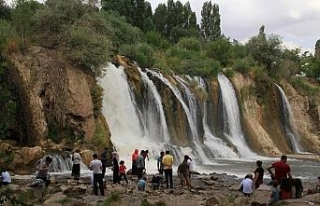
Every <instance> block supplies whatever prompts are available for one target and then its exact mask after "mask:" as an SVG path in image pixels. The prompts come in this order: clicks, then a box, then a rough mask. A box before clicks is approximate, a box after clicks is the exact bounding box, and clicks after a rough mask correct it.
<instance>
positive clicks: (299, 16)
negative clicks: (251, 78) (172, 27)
mask: <svg viewBox="0 0 320 206" xmlns="http://www.w3.org/2000/svg"><path fill="white" fill-rule="evenodd" d="M148 1H149V2H150V3H151V5H152V8H153V9H155V8H156V7H157V5H158V4H159V3H167V0H148ZM206 1H208V0H189V2H190V5H191V8H192V10H193V11H195V12H196V13H197V20H198V22H199V23H200V19H201V9H202V5H203V3H204V2H206ZM180 2H181V3H183V4H184V3H186V2H188V0H180ZM211 2H212V3H216V4H218V5H219V8H220V15H221V31H222V33H223V34H224V35H225V36H227V37H230V39H231V40H232V39H237V40H239V41H241V42H244V41H246V40H247V39H248V38H250V37H252V36H254V35H256V34H258V32H259V28H260V26H261V25H265V32H266V33H267V34H277V35H280V36H281V37H282V39H283V42H284V44H285V45H287V46H293V47H301V48H303V49H308V50H311V51H312V52H313V50H314V45H315V42H316V41H317V40H318V39H320V0H215V1H211Z"/></svg>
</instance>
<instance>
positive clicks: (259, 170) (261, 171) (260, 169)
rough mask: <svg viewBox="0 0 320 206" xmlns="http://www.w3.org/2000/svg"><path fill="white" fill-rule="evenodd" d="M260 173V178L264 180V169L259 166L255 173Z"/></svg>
mask: <svg viewBox="0 0 320 206" xmlns="http://www.w3.org/2000/svg"><path fill="white" fill-rule="evenodd" d="M257 172H258V173H259V177H258V180H262V179H263V174H264V169H263V168H262V167H258V168H257V169H256V170H255V171H254V174H256V173H257Z"/></svg>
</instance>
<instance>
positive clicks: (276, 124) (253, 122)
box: [232, 74, 320, 154]
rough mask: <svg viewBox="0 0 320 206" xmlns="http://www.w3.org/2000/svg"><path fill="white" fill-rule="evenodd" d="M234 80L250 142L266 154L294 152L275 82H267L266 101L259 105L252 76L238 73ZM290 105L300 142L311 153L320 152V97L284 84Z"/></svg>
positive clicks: (264, 99) (264, 98)
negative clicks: (285, 129)
mask: <svg viewBox="0 0 320 206" xmlns="http://www.w3.org/2000/svg"><path fill="white" fill-rule="evenodd" d="M232 82H233V84H234V87H235V89H236V91H237V95H238V100H239V102H240V106H241V109H242V119H243V122H244V129H245V131H246V133H247V136H248V137H249V143H250V144H251V146H252V147H253V149H255V150H256V151H257V152H258V151H260V152H262V153H265V154H278V153H291V152H292V150H291V148H290V146H289V145H290V144H289V142H288V140H287V139H288V138H287V137H286V135H285V133H284V130H283V128H282V125H283V124H282V122H281V118H282V117H281V116H279V114H281V113H282V111H281V96H280V94H279V92H277V89H276V87H275V85H269V86H268V85H267V84H266V85H265V86H264V87H265V91H260V92H262V93H263V95H264V96H263V101H262V102H261V103H260V104H259V102H260V101H259V100H258V97H257V95H256V93H255V92H254V90H256V89H259V88H258V87H257V85H256V83H255V82H254V81H253V80H252V79H251V78H249V77H244V76H243V75H241V74H236V75H235V76H234V77H233V78H232ZM281 87H282V88H283V90H284V92H285V93H286V96H287V98H288V100H289V103H290V105H291V109H292V112H293V115H294V119H295V125H296V129H297V131H298V135H299V136H300V143H301V145H302V146H303V147H304V148H305V149H306V150H307V151H309V152H315V153H319V151H320V144H319V141H320V140H319V106H318V105H319V97H317V96H304V95H301V94H299V93H298V92H297V91H296V90H295V89H294V88H293V87H292V86H291V85H290V84H289V83H287V82H285V81H283V82H282V83H281Z"/></svg>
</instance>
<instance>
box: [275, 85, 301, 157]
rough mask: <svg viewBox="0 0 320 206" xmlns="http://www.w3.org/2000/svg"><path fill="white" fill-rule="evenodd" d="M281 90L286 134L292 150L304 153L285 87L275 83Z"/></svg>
mask: <svg viewBox="0 0 320 206" xmlns="http://www.w3.org/2000/svg"><path fill="white" fill-rule="evenodd" d="M275 85H276V86H277V88H278V89H279V91H280V94H281V100H282V106H283V120H284V128H285V131H286V135H287V137H288V138H289V141H290V144H291V147H292V151H293V152H294V153H302V152H303V149H302V147H301V145H300V143H299V140H298V139H299V135H298V133H297V131H296V126H295V121H294V117H293V113H292V109H291V106H290V103H289V101H288V98H287V96H286V94H285V93H284V91H283V89H282V88H281V87H280V86H279V85H277V84H275Z"/></svg>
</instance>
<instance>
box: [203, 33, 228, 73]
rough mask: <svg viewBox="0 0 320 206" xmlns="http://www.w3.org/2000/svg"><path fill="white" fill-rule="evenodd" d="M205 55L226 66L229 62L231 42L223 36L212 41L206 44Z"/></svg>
mask: <svg viewBox="0 0 320 206" xmlns="http://www.w3.org/2000/svg"><path fill="white" fill-rule="evenodd" d="M206 55H207V57H210V58H214V59H216V60H218V61H219V62H220V64H221V65H222V66H224V67H226V66H227V65H228V64H229V63H230V62H231V58H232V44H231V43H230V42H229V40H228V39H225V38H220V39H218V40H216V41H212V42H210V43H209V44H208V45H207V46H206Z"/></svg>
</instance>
